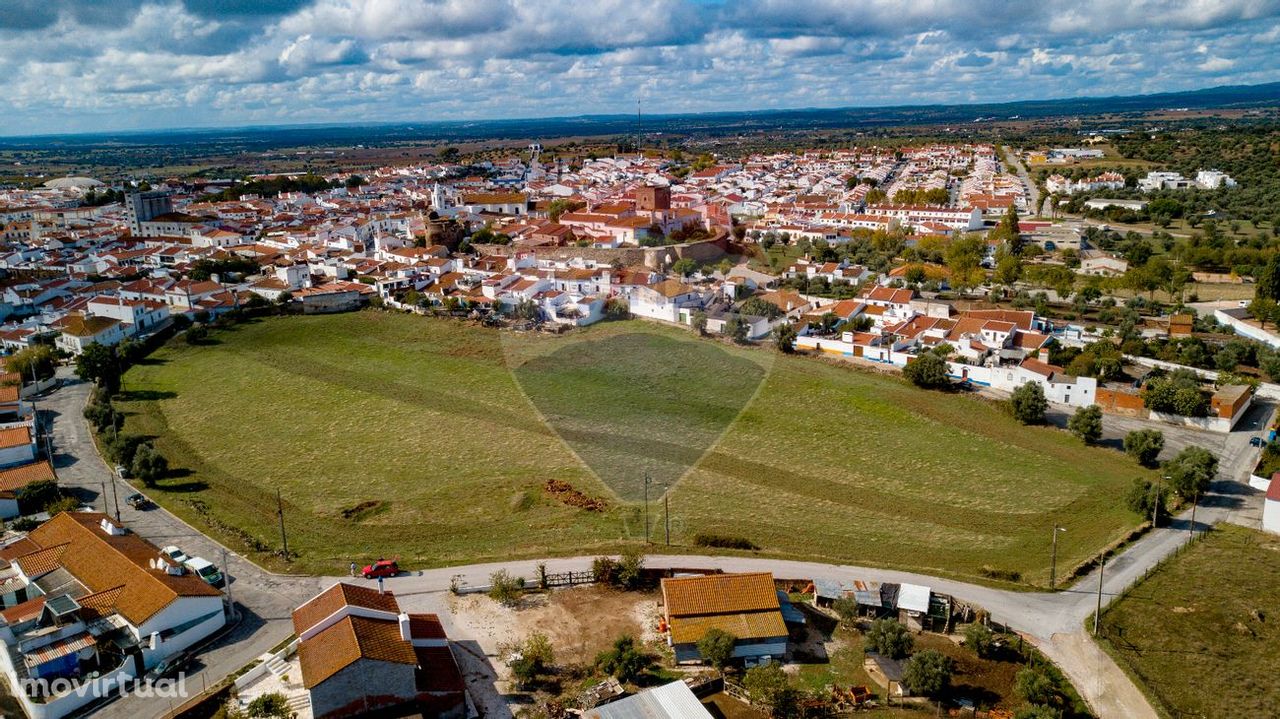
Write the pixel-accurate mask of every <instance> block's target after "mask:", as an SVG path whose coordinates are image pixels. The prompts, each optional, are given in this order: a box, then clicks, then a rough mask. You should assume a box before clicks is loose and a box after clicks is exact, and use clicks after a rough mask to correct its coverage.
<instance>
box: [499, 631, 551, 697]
mask: <svg viewBox="0 0 1280 719" xmlns="http://www.w3.org/2000/svg"><path fill="white" fill-rule="evenodd" d="M498 656H500V657H502V659H503V661H505V662H506V663H507V666H508V667H510V668H511V673H512V675H513V676H515V678H516V683H517V684H519V685H520V686H522V687H527V686H529V685H531V684H533V683H534V682H535V681H537V679H538V676H540V675H541V674H542V673H543V672H545V671H546V670H547V669H548V668H550V667H551V665H552V664H553V663H554V662H555V652H554V650H553V649H552V648H551V640H550V639H548V638H547V635H545V634H542V633H541V632H534V633H533V634H530V635H529V636H528V637H526V638H525V640H524V641H523V642H518V643H515V644H510V645H503V646H500V647H498Z"/></svg>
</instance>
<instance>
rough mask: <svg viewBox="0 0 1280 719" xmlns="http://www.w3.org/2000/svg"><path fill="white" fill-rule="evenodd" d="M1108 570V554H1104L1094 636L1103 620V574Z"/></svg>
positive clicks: (1100, 568) (1099, 573)
mask: <svg viewBox="0 0 1280 719" xmlns="http://www.w3.org/2000/svg"><path fill="white" fill-rule="evenodd" d="M1106 571H1107V555H1105V554H1104V555H1102V563H1101V564H1099V565H1098V608H1097V609H1095V610H1094V612H1093V636H1095V637H1096V636H1098V624H1099V623H1100V622H1101V621H1102V575H1103V574H1105V573H1106Z"/></svg>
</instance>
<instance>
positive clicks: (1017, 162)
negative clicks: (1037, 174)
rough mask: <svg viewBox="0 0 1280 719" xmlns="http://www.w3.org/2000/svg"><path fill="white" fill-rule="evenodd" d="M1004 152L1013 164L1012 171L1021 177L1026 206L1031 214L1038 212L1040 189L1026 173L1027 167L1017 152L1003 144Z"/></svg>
mask: <svg viewBox="0 0 1280 719" xmlns="http://www.w3.org/2000/svg"><path fill="white" fill-rule="evenodd" d="M1004 151H1005V154H1006V155H1007V156H1008V158H1009V161H1010V162H1011V163H1012V164H1013V171H1014V172H1016V173H1018V177H1020V178H1022V184H1023V185H1026V187H1027V207H1028V208H1030V209H1031V212H1032V214H1036V213H1039V212H1040V189H1039V188H1037V187H1036V183H1035V182H1033V181H1032V180H1031V175H1029V174H1027V168H1026V166H1025V165H1023V164H1022V158H1020V157H1018V153H1016V152H1014V151H1013V148H1011V147H1009V146H1008V145H1005V146H1004Z"/></svg>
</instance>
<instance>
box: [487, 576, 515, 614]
mask: <svg viewBox="0 0 1280 719" xmlns="http://www.w3.org/2000/svg"><path fill="white" fill-rule="evenodd" d="M521 585H522V582H521V581H520V580H518V579H516V578H515V577H513V576H511V574H510V573H509V572H507V570H505V569H499V570H498V571H496V572H494V573H493V574H490V575H489V598H490V599H492V600H493V601H495V602H497V603H499V604H501V605H502V606H504V607H514V606H515V605H517V604H519V603H520V594H521V589H522V586H521Z"/></svg>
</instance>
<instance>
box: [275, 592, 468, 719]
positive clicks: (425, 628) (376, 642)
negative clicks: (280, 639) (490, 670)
mask: <svg viewBox="0 0 1280 719" xmlns="http://www.w3.org/2000/svg"><path fill="white" fill-rule="evenodd" d="M293 629H294V632H295V633H296V634H297V636H298V640H299V643H298V661H299V663H300V664H301V667H302V683H303V686H305V687H306V689H307V691H308V694H309V696H310V700H311V714H312V716H313V717H315V719H327V718H333V717H354V716H362V715H366V714H369V713H372V712H378V713H380V714H385V715H388V716H400V715H401V713H415V714H422V715H423V716H430V717H437V718H438V719H461V718H462V717H465V716H466V714H467V710H466V699H465V686H464V684H463V680H462V673H461V672H460V671H459V669H458V664H457V661H456V659H455V658H454V656H453V650H452V649H451V646H450V642H449V638H448V637H447V636H446V635H445V631H444V628H443V627H442V626H441V624H440V619H439V617H437V616H436V615H434V614H407V613H405V612H402V611H401V610H400V605H399V603H398V602H397V601H396V598H395V596H394V595H392V594H390V593H386V592H381V591H378V590H375V589H371V588H367V587H359V586H356V585H353V584H346V583H338V584H335V585H333V586H332V587H330V588H329V589H327V590H325V591H323V592H321V593H320V594H318V595H316V596H315V597H313V598H312V599H311V600H310V601H308V602H307V603H305V604H303V605H302V606H300V607H298V608H297V609H295V610H294V612H293Z"/></svg>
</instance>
